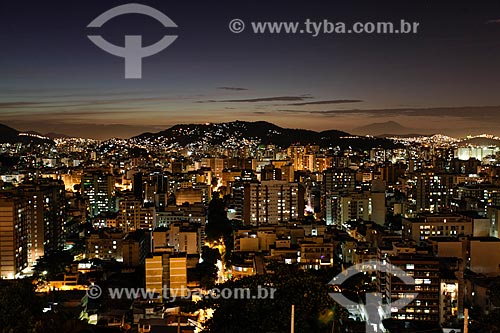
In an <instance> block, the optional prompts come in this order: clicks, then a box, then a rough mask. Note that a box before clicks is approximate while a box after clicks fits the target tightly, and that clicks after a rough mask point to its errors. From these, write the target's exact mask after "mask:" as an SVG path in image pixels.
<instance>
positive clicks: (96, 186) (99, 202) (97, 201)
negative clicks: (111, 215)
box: [82, 171, 116, 217]
mask: <svg viewBox="0 0 500 333" xmlns="http://www.w3.org/2000/svg"><path fill="white" fill-rule="evenodd" d="M82 194H83V195H84V196H85V197H86V198H87V200H88V202H89V214H90V216H91V217H93V216H97V215H99V214H100V213H103V212H107V211H115V209H116V207H115V200H114V195H115V181H114V178H113V176H112V175H109V174H106V173H105V172H103V171H96V172H88V173H85V174H84V175H83V176H82Z"/></svg>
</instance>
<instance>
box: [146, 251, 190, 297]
mask: <svg viewBox="0 0 500 333" xmlns="http://www.w3.org/2000/svg"><path fill="white" fill-rule="evenodd" d="M146 289H148V290H150V291H155V292H157V293H158V294H159V296H160V300H161V298H162V297H163V298H166V297H172V296H177V297H180V296H186V295H187V257H186V254H185V253H184V254H183V253H179V254H175V255H174V254H172V253H162V254H155V255H153V257H152V258H146ZM164 292H166V293H167V295H165V294H164Z"/></svg>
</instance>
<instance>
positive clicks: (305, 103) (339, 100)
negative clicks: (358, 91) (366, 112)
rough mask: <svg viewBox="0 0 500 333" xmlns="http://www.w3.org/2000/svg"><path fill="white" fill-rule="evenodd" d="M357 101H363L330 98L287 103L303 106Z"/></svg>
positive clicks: (358, 100)
mask: <svg viewBox="0 0 500 333" xmlns="http://www.w3.org/2000/svg"><path fill="white" fill-rule="evenodd" d="M359 102H363V101H362V100H360V99H332V100H327V101H313V102H302V103H291V104H288V105H295V106H303V105H325V104H343V103H359Z"/></svg>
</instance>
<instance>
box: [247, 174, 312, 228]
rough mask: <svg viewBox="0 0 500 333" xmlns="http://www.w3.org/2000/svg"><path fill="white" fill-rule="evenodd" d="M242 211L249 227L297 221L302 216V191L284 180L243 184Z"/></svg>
mask: <svg viewBox="0 0 500 333" xmlns="http://www.w3.org/2000/svg"><path fill="white" fill-rule="evenodd" d="M243 211H244V217H243V220H244V223H245V224H250V225H260V224H278V223H284V222H288V221H294V220H298V219H300V218H302V217H303V216H304V189H303V187H302V186H300V185H299V184H298V183H288V182H287V181H284V180H269V181H263V182H261V183H251V184H245V189H244V209H243Z"/></svg>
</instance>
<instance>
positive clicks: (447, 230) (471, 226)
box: [402, 214, 490, 242]
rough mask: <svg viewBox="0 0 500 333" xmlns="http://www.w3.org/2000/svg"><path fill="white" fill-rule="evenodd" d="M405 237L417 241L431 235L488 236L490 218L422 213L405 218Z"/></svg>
mask: <svg viewBox="0 0 500 333" xmlns="http://www.w3.org/2000/svg"><path fill="white" fill-rule="evenodd" d="M402 230H403V231H402V232H403V238H405V239H413V240H414V241H416V242H420V241H423V240H427V239H429V237H450V236H451V237H458V236H477V237H486V236H489V233H490V220H489V219H486V218H474V217H470V216H465V215H458V214H420V215H419V216H417V217H416V218H407V219H403V228H402Z"/></svg>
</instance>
